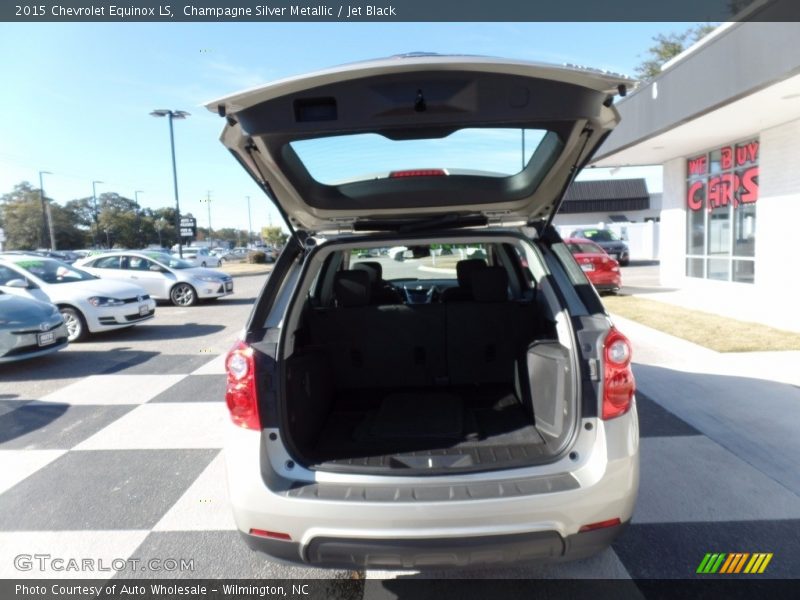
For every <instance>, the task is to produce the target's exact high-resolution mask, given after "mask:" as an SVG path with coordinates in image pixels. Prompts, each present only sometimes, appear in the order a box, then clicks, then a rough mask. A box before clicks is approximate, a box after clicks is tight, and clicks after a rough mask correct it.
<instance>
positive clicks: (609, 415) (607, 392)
mask: <svg viewBox="0 0 800 600" xmlns="http://www.w3.org/2000/svg"><path fill="white" fill-rule="evenodd" d="M603 358H604V359H605V367H604V377H603V419H613V418H615V417H619V416H620V415H624V414H625V413H626V412H628V410H630V408H631V402H632V401H633V394H634V392H635V391H636V382H635V380H634V378H633V370H632V369H631V343H630V342H629V341H628V338H626V337H625V336H624V335H622V334H621V333H620V332H619V331H617V330H616V329H615V328H613V327H612V328H611V331H609V332H608V335H607V336H606V341H605V345H604V348H603Z"/></svg>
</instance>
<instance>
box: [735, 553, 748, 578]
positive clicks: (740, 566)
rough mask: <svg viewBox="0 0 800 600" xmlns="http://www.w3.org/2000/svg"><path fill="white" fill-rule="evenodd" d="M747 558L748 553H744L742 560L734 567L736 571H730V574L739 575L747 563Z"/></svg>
mask: <svg viewBox="0 0 800 600" xmlns="http://www.w3.org/2000/svg"><path fill="white" fill-rule="evenodd" d="M748 556H750V553H749V552H745V553H744V554H742V559H741V560H740V561H739V564H737V565H736V570H735V571H731V573H739V572H741V570H742V567H743V566H744V563H745V562H746V561H747V557H748Z"/></svg>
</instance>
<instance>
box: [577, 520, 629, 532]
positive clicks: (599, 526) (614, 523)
mask: <svg viewBox="0 0 800 600" xmlns="http://www.w3.org/2000/svg"><path fill="white" fill-rule="evenodd" d="M621 524H622V521H620V520H619V518H616V519H609V520H608V521H599V522H598V523H591V524H590V525H584V526H583V527H581V528H580V529H579V530H578V533H585V532H587V531H595V530H596V529H606V528H608V527H616V526H617V525H621Z"/></svg>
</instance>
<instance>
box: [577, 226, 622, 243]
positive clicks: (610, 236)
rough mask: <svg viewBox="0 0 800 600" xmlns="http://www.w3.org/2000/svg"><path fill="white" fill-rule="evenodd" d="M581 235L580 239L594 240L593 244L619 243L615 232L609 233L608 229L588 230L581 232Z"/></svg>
mask: <svg viewBox="0 0 800 600" xmlns="http://www.w3.org/2000/svg"><path fill="white" fill-rule="evenodd" d="M580 234H581V235H580V237H584V238H586V239H587V240H592V241H593V242H616V241H619V238H618V237H617V236H616V235H615V234H614V232H613V231H609V230H608V229H586V230H584V231H582V232H580Z"/></svg>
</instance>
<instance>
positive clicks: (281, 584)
mask: <svg viewBox="0 0 800 600" xmlns="http://www.w3.org/2000/svg"><path fill="white" fill-rule="evenodd" d="M798 583H800V582H798V580H781V579H760V578H757V577H753V578H748V576H744V575H741V576H740V575H731V576H727V577H725V576H706V577H705V578H703V579H695V580H676V579H660V580H659V579H648V580H597V579H588V580H587V579H584V580H530V579H425V576H424V575H414V576H402V575H401V576H400V577H399V578H397V579H385V580H380V579H363V578H361V576H360V574H357V573H355V572H354V573H353V578H350V579H282V580H278V579H264V580H242V579H239V580H222V579H198V580H176V579H161V580H146V579H109V580H102V579H99V580H69V579H64V580H53V579H39V580H13V579H6V580H0V598H2V599H3V600H12V599H13V600H22V599H24V598H31V599H34V598H35V599H36V600H93V599H99V600H123V599H127V600H156V599H168V600H172V599H177V598H180V599H185V600H256V599H262V598H286V599H288V600H361V599H366V600H389V599H394V598H413V599H414V600H447V599H449V598H456V599H458V600H490V599H494V598H508V599H509V600H515V599H517V598H520V599H541V600H546V599H547V600H549V599H557V598H569V599H570V600H607V599H608V600H612V599H613V600H634V599H635V600H667V599H669V600H673V599H675V598H703V599H704V600H716V599H718V598H719V599H720V600H738V599H745V598H747V599H750V598H768V599H769V600H784V599H786V600H788V599H790V598H791V599H792V600H794V599H795V598H797V589H798V588H797V586H798Z"/></svg>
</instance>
